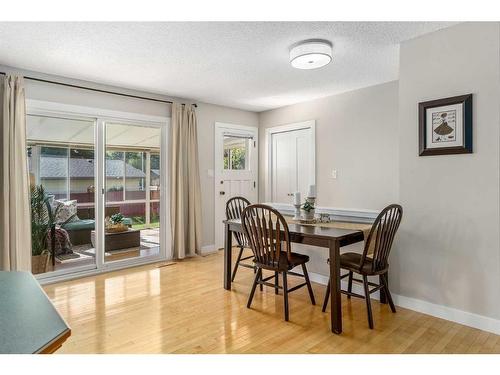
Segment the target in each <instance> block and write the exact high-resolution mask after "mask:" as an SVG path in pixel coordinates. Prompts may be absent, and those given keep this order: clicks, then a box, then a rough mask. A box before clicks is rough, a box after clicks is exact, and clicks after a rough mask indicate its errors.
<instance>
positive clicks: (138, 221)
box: [104, 122, 161, 262]
mask: <svg viewBox="0 0 500 375" xmlns="http://www.w3.org/2000/svg"><path fill="white" fill-rule="evenodd" d="M160 155H161V128H160V127H157V126H148V125H142V124H125V123H114V122H111V123H107V124H106V149H105V158H106V162H105V177H106V179H105V191H106V194H105V213H104V215H105V236H104V247H105V257H104V260H105V262H113V261H116V260H126V259H137V258H147V257H153V256H158V255H159V253H160V212H159V207H160V176H161V163H160V159H161V158H160Z"/></svg>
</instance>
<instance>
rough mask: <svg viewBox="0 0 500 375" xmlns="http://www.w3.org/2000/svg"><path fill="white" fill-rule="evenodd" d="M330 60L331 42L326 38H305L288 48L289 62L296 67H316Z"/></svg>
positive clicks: (326, 63)
mask: <svg viewBox="0 0 500 375" xmlns="http://www.w3.org/2000/svg"><path fill="white" fill-rule="evenodd" d="M331 61H332V43H331V42H329V41H328V40H319V39H315V40H305V41H303V42H300V43H297V44H295V45H294V46H292V48H290V64H292V66H293V67H294V68H297V69H317V68H321V67H322V66H325V65H328V64H329V63H330V62H331Z"/></svg>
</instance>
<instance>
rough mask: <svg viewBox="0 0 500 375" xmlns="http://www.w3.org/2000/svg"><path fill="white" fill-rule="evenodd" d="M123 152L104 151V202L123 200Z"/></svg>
mask: <svg viewBox="0 0 500 375" xmlns="http://www.w3.org/2000/svg"><path fill="white" fill-rule="evenodd" d="M124 158H125V153H124V152H123V151H115V150H113V151H106V201H108V202H119V201H122V200H123V180H124V178H123V177H124V168H125V161H124Z"/></svg>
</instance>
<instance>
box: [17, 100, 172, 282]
mask: <svg viewBox="0 0 500 375" xmlns="http://www.w3.org/2000/svg"><path fill="white" fill-rule="evenodd" d="M26 114H27V115H45V116H53V117H64V116H70V117H71V118H82V119H90V120H93V121H94V123H95V125H94V142H95V158H96V162H97V163H96V172H95V179H96V182H97V186H96V189H95V196H94V202H95V203H96V209H95V213H96V217H99V218H101V220H96V232H97V236H96V239H95V241H96V243H95V245H96V246H95V248H96V258H95V265H87V266H80V267H73V268H68V269H64V270H59V271H52V272H48V273H46V274H39V275H36V278H37V280H39V281H40V283H50V282H56V281H61V280H66V279H71V278H76V277H82V276H87V275H93V274H98V273H102V272H109V271H111V270H116V269H122V268H127V267H132V266H136V265H141V264H147V263H153V262H158V261H163V260H166V259H171V258H172V249H171V233H170V203H169V196H170V194H169V179H168V176H169V157H168V155H169V153H168V149H167V148H168V145H169V139H168V137H169V134H170V132H169V130H170V118H168V117H163V116H151V115H144V114H140V113H134V112H123V111H114V110H107V109H103V108H94V107H85V106H78V105H71V104H63V103H56V102H48V101H41V100H31V99H28V100H26ZM110 122H120V123H123V124H130V125H134V126H157V127H159V128H161V145H160V168H161V171H162V172H163V173H162V175H161V176H160V178H161V182H160V251H159V254H158V255H155V256H147V257H143V258H132V259H123V260H117V261H113V262H107V263H106V262H104V204H105V201H104V194H103V191H104V190H103V189H104V184H105V168H104V155H105V145H106V144H105V143H106V137H105V135H106V134H105V125H106V123H110ZM98 177H100V178H98ZM97 249H98V250H97ZM30 251H31V250H30Z"/></svg>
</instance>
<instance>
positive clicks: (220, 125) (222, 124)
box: [214, 122, 259, 250]
mask: <svg viewBox="0 0 500 375" xmlns="http://www.w3.org/2000/svg"><path fill="white" fill-rule="evenodd" d="M218 129H230V130H235V132H238V131H241V132H251V133H255V139H254V142H255V155H253V156H252V157H253V158H254V159H253V162H254V163H255V164H254V165H255V167H254V171H255V192H256V195H257V199H259V128H258V127H257V126H248V125H238V124H231V123H225V122H216V123H215V127H214V204H215V202H217V198H218V196H219V190H220V182H219V179H218V178H217V168H218V164H217V163H218V159H217V157H220V155H217V144H218V140H217V133H218ZM255 203H256V202H255ZM214 223H215V224H214V246H215V250H216V248H217V245H216V244H215V242H216V238H217V237H216V236H217V233H216V232H217V228H218V226H219V229H220V226H222V223H217V208H216V207H214Z"/></svg>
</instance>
